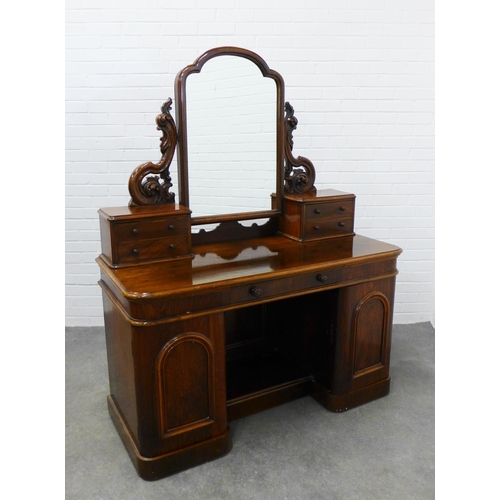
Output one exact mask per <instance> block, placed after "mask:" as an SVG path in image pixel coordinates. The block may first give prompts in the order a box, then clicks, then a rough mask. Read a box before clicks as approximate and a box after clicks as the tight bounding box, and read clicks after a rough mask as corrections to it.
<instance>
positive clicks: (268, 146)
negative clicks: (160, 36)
mask: <svg viewBox="0 0 500 500" xmlns="http://www.w3.org/2000/svg"><path fill="white" fill-rule="evenodd" d="M175 91H176V99H175V102H176V114H177V134H178V147H177V155H178V169H179V203H180V204H181V205H184V206H188V207H189V208H190V209H191V210H192V224H193V225H196V224H207V223H218V222H223V221H231V220H249V219H259V218H267V217H275V216H277V215H279V214H280V213H281V206H282V196H283V189H284V187H283V186H284V178H283V165H284V118H283V113H284V97H283V95H284V83H283V79H282V78H281V76H280V75H279V74H278V73H277V72H275V71H272V70H270V69H269V67H268V66H267V64H266V62H265V61H264V60H263V59H262V58H261V57H260V56H258V55H257V54H255V53H253V52H251V51H248V50H245V49H240V48H237V47H219V48H216V49H212V50H209V51H208V52H205V53H204V54H203V55H202V56H200V57H199V58H198V59H197V60H196V61H195V62H194V63H193V64H192V65H190V66H187V67H186V68H184V69H183V70H182V71H180V72H179V74H178V75H177V78H176V90H175ZM272 193H275V194H276V197H275V200H274V204H273V205H272V203H271V194H272Z"/></svg>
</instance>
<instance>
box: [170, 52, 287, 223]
mask: <svg viewBox="0 0 500 500" xmlns="http://www.w3.org/2000/svg"><path fill="white" fill-rule="evenodd" d="M219 56H236V57H242V58H244V59H248V60H249V61H251V62H253V63H254V64H255V65H256V66H257V67H258V68H259V69H260V71H261V73H262V76H263V77H264V78H271V79H273V80H274V81H275V83H276V197H275V201H274V208H272V209H270V210H264V211H254V212H240V213H232V214H224V215H209V216H202V217H196V216H195V217H193V218H192V219H191V224H192V225H199V224H211V223H220V222H225V221H240V220H251V219H264V218H272V217H278V216H280V215H281V214H282V209H283V196H284V184H285V182H284V165H285V144H284V142H285V120H284V109H285V97H284V94H285V83H284V80H283V78H282V76H281V75H280V74H279V73H278V72H277V71H274V70H272V69H270V68H269V66H268V65H267V63H266V61H264V59H262V57H260V56H259V55H258V54H256V53H255V52H252V51H250V50H247V49H242V48H239V47H230V46H228V47H217V48H214V49H210V50H208V51H207V52H205V53H204V54H202V55H201V56H200V57H198V58H197V59H196V60H195V61H194V63H193V64H190V65H189V66H186V67H185V68H184V69H182V70H181V71H179V73H178V74H177V76H176V78H175V111H176V121H177V172H178V189H179V202H178V203H179V204H180V205H183V206H185V207H188V208H189V159H188V143H187V141H188V137H187V109H186V104H187V100H186V97H187V96H186V79H187V77H188V76H189V75H191V74H193V73H200V71H201V69H202V68H203V66H204V64H205V63H206V62H207V61H209V60H210V59H213V58H215V57H219ZM269 197H270V198H271V193H269Z"/></svg>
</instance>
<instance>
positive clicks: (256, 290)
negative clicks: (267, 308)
mask: <svg viewBox="0 0 500 500" xmlns="http://www.w3.org/2000/svg"><path fill="white" fill-rule="evenodd" d="M250 293H251V294H252V295H253V296H254V297H260V296H261V295H262V290H261V289H260V288H257V287H255V286H254V287H253V288H250Z"/></svg>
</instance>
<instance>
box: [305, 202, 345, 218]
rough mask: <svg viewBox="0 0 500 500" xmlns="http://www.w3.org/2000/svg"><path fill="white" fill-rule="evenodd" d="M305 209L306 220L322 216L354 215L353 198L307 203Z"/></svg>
mask: <svg viewBox="0 0 500 500" xmlns="http://www.w3.org/2000/svg"><path fill="white" fill-rule="evenodd" d="M305 210H306V220H308V221H309V220H314V219H318V218H324V217H352V216H353V215H354V200H344V201H335V202H328V203H308V204H307V205H306V207H305Z"/></svg>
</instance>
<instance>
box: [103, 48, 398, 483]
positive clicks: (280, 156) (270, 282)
mask: <svg viewBox="0 0 500 500" xmlns="http://www.w3.org/2000/svg"><path fill="white" fill-rule="evenodd" d="M242 104H243V106H242ZM175 108H176V113H175V115H176V118H175V121H174V118H173V116H172V115H171V113H170V111H171V109H172V100H171V99H169V100H168V101H167V102H165V104H164V105H163V106H162V109H161V113H160V114H159V115H158V117H157V119H156V122H157V128H158V130H160V131H161V132H162V137H161V139H160V150H161V159H160V161H159V162H158V163H151V162H148V163H144V164H143V165H140V166H139V167H138V168H136V169H135V170H134V172H133V173H132V175H131V176H130V181H129V191H130V195H131V201H130V203H129V205H128V206H126V207H116V208H103V209H101V210H99V217H100V228H101V246H102V253H101V255H100V256H99V257H98V258H97V263H98V265H99V267H100V272H101V278H100V281H99V285H100V286H101V288H102V296H103V304H104V320H105V332H106V345H107V357H108V369H109V384H110V395H109V397H108V408H109V412H110V415H111V418H112V420H113V422H114V424H115V426H116V428H117V431H118V433H119V435H120V437H121V439H122V441H123V443H124V445H125V448H126V450H127V452H128V453H129V455H130V458H131V459H132V462H133V464H134V466H135V467H136V469H137V471H138V474H139V475H140V476H141V477H142V478H144V479H146V480H155V479H159V478H162V477H165V476H168V475H171V474H174V473H176V472H179V471H181V470H184V469H187V468H190V467H194V466H196V465H199V464H202V463H204V462H206V461H208V460H212V459H215V458H218V457H221V456H223V455H225V454H226V453H228V452H229V451H230V449H231V446H232V442H231V434H230V429H229V426H228V422H230V421H231V420H234V419H237V418H241V417H243V416H246V415H250V414H253V413H255V412H259V411H262V410H265V409H267V408H271V407H273V406H276V405H279V404H283V403H286V402H288V401H291V400H293V399H296V398H299V397H303V396H306V395H309V396H312V397H313V398H315V399H316V400H317V401H318V402H319V403H320V404H321V405H323V406H324V407H325V408H326V409H328V410H330V411H332V412H343V411H346V410H348V409H350V408H353V407H355V406H359V405H361V404H365V403H368V402H369V401H372V400H374V399H376V398H380V397H382V396H385V395H386V394H387V393H388V392H389V385H390V376H389V358H390V348H391V327H392V316H393V307H394V287H395V279H396V274H397V269H396V260H397V257H398V255H399V254H400V253H401V249H399V248H398V247H396V246H394V245H390V244H387V243H383V242H380V241H376V240H374V239H371V238H366V237H363V236H361V235H356V234H355V232H354V214H355V196H354V195H353V194H350V193H344V192H341V191H337V190H333V189H330V190H323V191H322V190H317V189H316V188H315V186H314V182H315V170H314V165H313V164H312V162H311V161H310V160H309V159H307V158H304V157H301V156H297V157H295V156H294V154H293V138H292V134H293V132H294V130H295V129H296V127H297V123H298V122H297V119H296V117H295V116H294V110H293V108H292V106H291V105H290V104H289V103H285V100H284V82H283V79H282V77H281V75H279V73H277V72H276V71H273V70H271V69H270V68H269V67H268V65H267V64H266V62H265V61H264V60H263V59H262V58H261V57H260V56H258V55H257V54H255V53H253V52H250V51H248V50H245V49H241V48H237V47H219V48H216V49H212V50H209V51H208V52H206V53H204V54H203V55H202V56H200V57H199V58H198V59H197V60H196V61H195V62H194V63H193V64H191V65H189V66H187V67H186V68H184V69H183V70H181V71H180V72H179V74H178V75H177V78H176V81H175ZM263 117H265V118H263ZM260 121H262V122H263V123H260ZM174 151H177V168H178V199H177V197H176V194H174V193H172V192H171V191H170V188H171V187H172V181H171V177H170V172H169V168H170V164H171V162H172V159H173V155H174ZM268 186H271V188H270V190H269V191H268V192H267V194H266V191H265V189H266V187H268ZM262 192H264V193H265V194H264V195H262V194H261V193H262ZM224 195H226V201H222V200H223V198H224ZM238 203H239V204H241V206H243V207H249V208H247V209H246V210H243V211H242V210H241V209H240V208H238V205H237V204H238ZM332 425H335V422H334V421H332Z"/></svg>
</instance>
